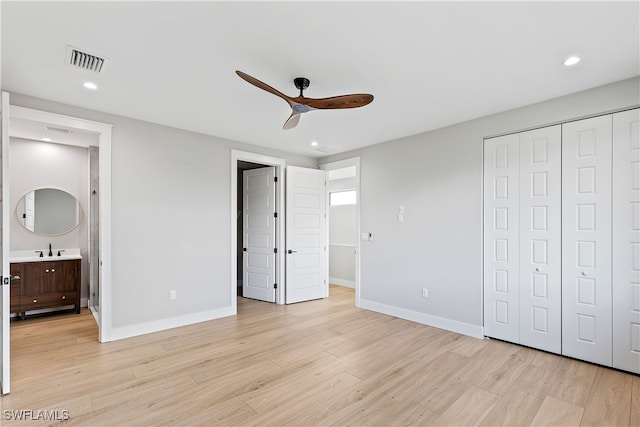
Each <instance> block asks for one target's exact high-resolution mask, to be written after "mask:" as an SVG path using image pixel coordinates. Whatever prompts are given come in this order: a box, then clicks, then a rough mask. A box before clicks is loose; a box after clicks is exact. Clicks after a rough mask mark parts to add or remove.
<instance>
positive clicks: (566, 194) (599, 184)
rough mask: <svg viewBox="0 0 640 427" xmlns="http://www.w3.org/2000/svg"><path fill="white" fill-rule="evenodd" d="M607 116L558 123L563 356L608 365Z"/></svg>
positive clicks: (609, 169) (608, 229) (608, 127)
mask: <svg viewBox="0 0 640 427" xmlns="http://www.w3.org/2000/svg"><path fill="white" fill-rule="evenodd" d="M611 133H612V117H611V115H607V116H600V117H594V118H591V119H585V120H579V121H575V122H570V123H566V124H563V125H562V163H563V175H562V210H563V215H562V260H563V267H562V268H563V272H562V299H563V303H562V354H564V355H567V356H571V357H575V358H578V359H582V360H587V361H590V362H594V363H599V364H602V365H608V366H611V363H612V334H611V329H612V318H611V293H612V286H611V250H612V246H611V167H612V166H611Z"/></svg>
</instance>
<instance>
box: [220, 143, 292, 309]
mask: <svg viewBox="0 0 640 427" xmlns="http://www.w3.org/2000/svg"><path fill="white" fill-rule="evenodd" d="M239 161H245V162H251V163H258V164H261V165H265V166H274V167H275V168H276V176H277V177H278V182H276V211H277V212H278V218H277V223H276V227H277V231H276V240H275V246H276V248H278V260H277V265H276V283H277V284H278V287H277V288H276V304H284V303H285V299H284V295H285V294H284V289H285V285H286V283H285V280H286V278H285V274H284V272H285V257H284V256H283V253H282V251H283V249H282V248H283V247H284V246H283V243H284V241H285V240H284V236H285V234H284V212H285V211H284V206H285V200H284V194H285V193H284V189H285V187H284V185H285V182H284V181H285V178H284V170H285V168H286V166H287V161H286V160H285V159H282V158H278V157H271V156H266V155H263V154H257V153H251V152H248V151H240V150H233V149H232V150H231V212H230V214H231V215H230V217H231V230H230V231H231V248H230V253H231V263H230V264H231V271H230V273H231V274H230V277H231V282H230V284H229V286H230V292H231V307H232V310H233V314H237V312H238V295H237V293H238V291H237V287H238V259H237V250H238V236H237V230H238V217H237V215H238V162H239Z"/></svg>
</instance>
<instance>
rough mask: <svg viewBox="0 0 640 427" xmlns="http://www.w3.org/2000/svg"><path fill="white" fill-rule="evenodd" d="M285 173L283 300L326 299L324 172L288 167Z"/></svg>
mask: <svg viewBox="0 0 640 427" xmlns="http://www.w3.org/2000/svg"><path fill="white" fill-rule="evenodd" d="M286 174H287V183H286V184H287V185H286V193H287V197H286V204H287V206H286V236H287V237H286V241H287V244H286V253H287V254H286V276H287V281H286V302H287V304H290V303H295V302H301V301H308V300H312V299H318V298H326V297H327V296H329V285H328V283H327V268H326V238H327V236H326V234H327V229H326V172H325V171H323V170H318V169H307V168H301V167H296V166H288V167H287V173H286Z"/></svg>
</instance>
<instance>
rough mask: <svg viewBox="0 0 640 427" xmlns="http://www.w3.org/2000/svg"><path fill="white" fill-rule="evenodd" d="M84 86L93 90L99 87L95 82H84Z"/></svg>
mask: <svg viewBox="0 0 640 427" xmlns="http://www.w3.org/2000/svg"><path fill="white" fill-rule="evenodd" d="M82 86H84V87H86V88H87V89H91V90H96V89H98V85H97V84H95V83H94V82H84V83H83V84H82Z"/></svg>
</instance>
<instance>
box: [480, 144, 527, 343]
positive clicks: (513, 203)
mask: <svg viewBox="0 0 640 427" xmlns="http://www.w3.org/2000/svg"><path fill="white" fill-rule="evenodd" d="M518 144H519V141H518V135H507V136H502V137H497V138H491V139H487V140H485V147H484V150H485V151H484V328H485V329H484V332H485V335H487V336H490V337H493V338H498V339H503V340H506V341H511V342H515V343H517V342H519V312H518V310H519V289H518V279H519V277H518V276H519V273H518V268H519V261H518V250H519V242H518V227H519V220H518V208H519V206H518V203H519V202H518V191H519V182H518V181H519V150H518Z"/></svg>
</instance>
